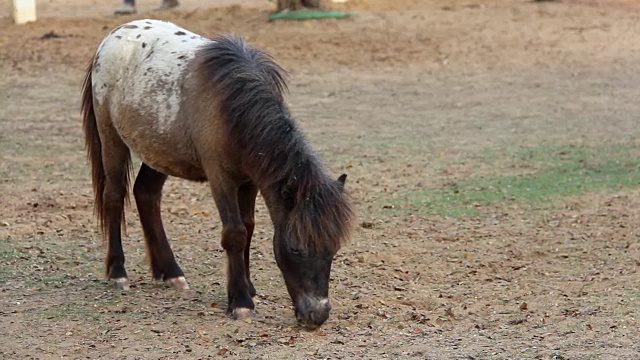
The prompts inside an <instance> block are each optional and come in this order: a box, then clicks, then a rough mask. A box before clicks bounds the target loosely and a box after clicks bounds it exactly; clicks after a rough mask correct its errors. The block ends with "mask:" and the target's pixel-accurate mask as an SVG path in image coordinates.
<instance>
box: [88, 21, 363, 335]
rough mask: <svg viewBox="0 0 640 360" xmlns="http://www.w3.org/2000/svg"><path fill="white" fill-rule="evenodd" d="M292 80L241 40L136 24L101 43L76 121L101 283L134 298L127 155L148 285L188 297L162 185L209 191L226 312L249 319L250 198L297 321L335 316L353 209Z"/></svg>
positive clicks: (309, 323)
mask: <svg viewBox="0 0 640 360" xmlns="http://www.w3.org/2000/svg"><path fill="white" fill-rule="evenodd" d="M286 76H287V73H286V72H285V70H283V68H282V67H281V66H279V65H278V64H277V63H276V62H275V60H273V58H272V57H271V56H270V55H269V54H267V53H266V52H265V51H263V50H260V49H258V48H256V47H253V46H251V45H249V44H248V43H247V42H246V41H245V40H244V39H243V38H242V37H241V36H237V35H220V36H217V37H214V38H205V37H203V36H200V35H198V34H195V33H192V32H190V31H188V30H185V29H183V28H181V27H178V26H176V25H174V24H172V23H170V22H166V21H159V20H149V19H147V20H136V21H132V22H129V23H126V24H123V25H121V26H119V27H117V28H115V29H114V30H113V31H112V32H111V33H110V34H109V35H108V36H106V37H105V38H104V39H103V41H102V42H101V44H100V45H99V47H98V49H97V51H96V54H95V55H94V57H93V59H92V61H91V64H90V65H89V68H88V70H87V72H86V75H85V78H84V85H83V90H82V105H81V112H82V118H83V128H84V134H85V143H86V149H87V154H88V159H89V162H90V164H91V177H92V183H93V192H94V198H95V200H94V211H95V213H96V216H97V218H98V220H99V224H100V229H101V230H102V234H103V237H104V238H105V239H106V242H107V243H108V247H107V255H106V259H105V263H106V264H105V267H106V276H107V278H108V279H109V280H110V281H111V282H113V283H114V284H115V285H116V286H117V287H118V288H120V289H123V290H126V289H128V287H129V283H128V279H127V272H126V270H125V256H124V252H123V250H122V235H121V230H122V227H123V220H124V212H125V211H124V209H125V203H126V202H127V200H128V193H129V191H128V190H129V183H130V176H131V173H132V170H131V153H134V154H136V155H137V156H138V157H139V158H140V159H141V160H142V165H141V167H140V170H139V172H138V174H137V176H136V178H135V182H134V184H133V196H134V198H135V201H136V205H137V209H138V213H139V215H140V222H141V226H142V230H143V233H144V238H145V243H146V248H147V255H148V259H149V262H150V267H151V274H152V276H153V278H154V279H156V280H162V281H164V282H165V283H166V284H168V285H169V286H173V287H175V288H178V289H185V290H186V289H189V285H188V283H187V281H186V279H185V276H184V272H183V271H182V269H181V268H180V266H179V265H178V263H177V262H176V259H175V257H174V254H173V252H172V250H171V246H170V244H169V240H168V239H167V235H166V234H165V230H164V227H163V224H162V217H161V209H160V205H161V197H162V188H163V184H164V183H165V181H166V179H167V177H168V176H175V177H179V178H183V179H187V180H193V181H200V182H205V181H206V182H208V185H209V187H210V188H211V193H212V195H213V199H214V201H215V205H216V208H217V210H218V213H219V215H220V221H221V223H222V234H221V244H222V248H223V249H224V250H225V254H226V259H227V261H226V262H227V287H226V290H227V298H228V306H227V314H228V315H229V316H231V317H232V318H234V319H244V318H247V317H251V316H253V315H254V309H255V304H254V301H253V297H254V296H255V295H256V290H255V287H254V286H253V284H252V282H251V277H250V270H249V268H250V266H249V262H250V261H249V260H250V259H249V248H250V244H251V237H252V234H253V231H254V226H255V217H254V213H255V201H256V198H257V195H258V192H259V193H260V194H261V195H262V197H263V199H264V201H265V204H266V205H267V208H268V210H269V216H270V218H271V221H272V223H273V227H274V237H273V250H274V254H275V259H276V262H277V264H278V267H279V269H280V271H281V273H282V276H283V278H284V281H285V284H286V288H287V291H288V293H289V295H290V297H291V300H292V302H293V305H294V309H295V316H296V318H297V320H298V321H299V323H301V324H302V325H303V326H306V327H308V328H311V329H313V328H317V327H318V326H320V325H322V324H323V323H324V322H325V321H326V320H327V318H328V317H329V311H330V310H331V306H330V303H329V296H328V288H329V279H330V272H331V264H332V262H333V259H334V257H335V255H336V253H337V252H338V250H339V249H340V247H341V246H342V245H343V244H344V243H345V242H346V241H347V240H348V238H349V237H350V232H351V229H352V227H353V220H354V211H353V209H352V205H351V200H350V197H349V194H348V192H347V191H346V190H345V189H344V186H345V180H346V174H342V175H341V176H339V177H338V178H337V179H335V178H333V177H332V176H331V175H330V174H329V173H328V170H327V168H326V166H325V165H324V163H323V161H322V160H321V158H320V157H319V155H318V154H317V152H316V151H315V150H314V149H313V148H312V146H311V145H310V144H309V142H308V140H307V139H306V137H305V135H304V134H303V132H302V131H301V129H300V127H299V125H298V124H297V122H296V120H295V119H294V118H293V117H292V115H291V113H290V112H289V110H288V107H287V105H286V103H285V100H284V95H285V93H286V92H287V86H286V81H285V78H286Z"/></svg>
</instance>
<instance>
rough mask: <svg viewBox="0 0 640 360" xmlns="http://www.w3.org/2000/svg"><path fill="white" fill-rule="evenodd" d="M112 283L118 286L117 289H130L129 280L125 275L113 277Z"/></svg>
mask: <svg viewBox="0 0 640 360" xmlns="http://www.w3.org/2000/svg"><path fill="white" fill-rule="evenodd" d="M111 283H112V284H113V285H114V286H115V287H116V289H120V290H124V291H127V290H129V280H127V278H125V277H121V278H117V279H111Z"/></svg>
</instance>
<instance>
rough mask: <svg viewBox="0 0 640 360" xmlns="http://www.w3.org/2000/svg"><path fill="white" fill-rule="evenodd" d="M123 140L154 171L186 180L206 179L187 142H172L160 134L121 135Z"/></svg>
mask: <svg viewBox="0 0 640 360" xmlns="http://www.w3.org/2000/svg"><path fill="white" fill-rule="evenodd" d="M147 135H148V134H147ZM123 140H124V141H125V143H126V144H127V146H128V147H129V149H130V150H131V151H132V152H133V153H134V154H135V155H136V156H138V157H139V158H140V160H142V162H144V163H145V164H147V165H148V166H149V167H151V168H152V169H154V170H156V171H159V172H161V173H163V174H166V175H169V176H175V177H179V178H183V179H187V180H194V181H204V180H206V175H205V174H204V170H203V169H202V167H201V166H200V164H199V162H198V160H197V155H196V154H195V152H194V151H192V150H190V148H191V147H190V146H189V145H188V144H187V143H172V142H171V141H169V140H168V139H164V138H163V137H162V136H156V137H149V136H145V137H144V138H137V139H136V138H133V139H127V138H124V137H123ZM181 140H184V139H181Z"/></svg>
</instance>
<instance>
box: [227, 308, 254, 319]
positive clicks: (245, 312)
mask: <svg viewBox="0 0 640 360" xmlns="http://www.w3.org/2000/svg"><path fill="white" fill-rule="evenodd" d="M231 317H232V318H233V319H234V320H246V319H251V318H252V317H253V310H252V309H249V308H235V309H233V310H232V311H231Z"/></svg>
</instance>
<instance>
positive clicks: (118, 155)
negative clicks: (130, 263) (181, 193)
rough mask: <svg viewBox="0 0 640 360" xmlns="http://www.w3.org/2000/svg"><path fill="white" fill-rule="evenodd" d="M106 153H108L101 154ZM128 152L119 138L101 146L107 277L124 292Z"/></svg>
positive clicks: (125, 282) (125, 276)
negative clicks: (124, 227)
mask: <svg viewBox="0 0 640 360" xmlns="http://www.w3.org/2000/svg"><path fill="white" fill-rule="evenodd" d="M106 149H108V152H104V150H106ZM129 161H130V159H129V149H128V148H127V147H126V145H124V143H122V141H121V140H120V139H119V138H118V139H115V140H112V141H110V142H105V143H103V154H102V162H103V167H104V172H105V187H104V192H103V196H104V204H103V206H104V209H103V213H104V224H105V229H106V238H107V241H108V247H107V258H106V270H107V277H108V278H109V280H112V281H113V282H114V283H115V285H116V286H117V287H118V288H120V289H123V290H127V289H128V288H129V284H128V280H127V271H126V270H125V267H124V262H125V257H124V251H123V250H122V232H121V231H122V221H123V220H124V202H125V198H126V195H127V190H128V189H127V187H128V179H129V173H128V172H129Z"/></svg>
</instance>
